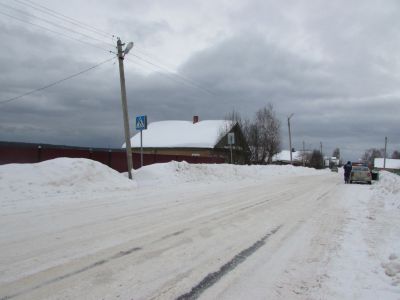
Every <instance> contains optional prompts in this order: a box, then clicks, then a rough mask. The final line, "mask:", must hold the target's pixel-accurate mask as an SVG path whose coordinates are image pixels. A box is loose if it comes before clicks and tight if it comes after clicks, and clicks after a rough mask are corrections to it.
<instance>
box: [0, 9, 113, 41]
mask: <svg viewBox="0 0 400 300" xmlns="http://www.w3.org/2000/svg"><path fill="white" fill-rule="evenodd" d="M0 5H2V6H3V7H6V8H8V9H12V10H14V11H16V12H19V13H20V14H23V15H25V16H29V17H33V18H35V19H37V20H40V21H42V22H45V23H47V24H50V25H52V26H55V27H58V28H61V29H64V30H66V31H70V32H72V33H75V34H79V35H81V36H83V37H86V38H89V39H92V40H95V41H97V42H100V43H104V44H107V45H111V46H114V45H113V44H110V43H109V42H105V41H104V40H101V39H98V38H96V37H93V36H90V35H87V34H85V33H82V32H79V31H76V30H74V29H71V28H68V27H65V26H63V25H60V24H57V23H54V22H51V21H49V20H46V19H44V18H41V17H38V16H36V15H34V14H31V13H28V12H25V11H23V10H20V9H18V8H15V7H13V6H9V5H6V4H3V3H0Z"/></svg>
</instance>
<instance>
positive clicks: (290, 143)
mask: <svg viewBox="0 0 400 300" xmlns="http://www.w3.org/2000/svg"><path fill="white" fill-rule="evenodd" d="M293 115H294V114H291V115H290V116H289V117H288V118H287V124H288V129H289V148H290V149H289V151H290V164H291V165H293V157H292V134H291V132H290V118H291V117H293Z"/></svg>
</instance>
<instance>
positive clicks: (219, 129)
mask: <svg viewBox="0 0 400 300" xmlns="http://www.w3.org/2000/svg"><path fill="white" fill-rule="evenodd" d="M232 127H233V122H232V121H225V120H206V121H200V122H197V123H193V122H190V121H160V122H153V123H150V124H149V125H148V127H147V129H146V130H143V132H142V134H143V147H148V148H214V146H215V145H216V144H217V143H218V141H219V139H220V138H221V136H222V134H224V133H227V132H228V131H229V130H230V129H231V128H232ZM131 146H132V147H135V148H136V147H140V133H137V134H135V135H134V136H133V137H132V138H131ZM122 148H125V143H124V144H123V145H122Z"/></svg>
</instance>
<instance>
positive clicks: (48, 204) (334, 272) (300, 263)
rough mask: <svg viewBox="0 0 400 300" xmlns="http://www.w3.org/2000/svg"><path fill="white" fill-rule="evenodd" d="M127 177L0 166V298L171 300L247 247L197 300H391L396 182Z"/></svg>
mask: <svg viewBox="0 0 400 300" xmlns="http://www.w3.org/2000/svg"><path fill="white" fill-rule="evenodd" d="M133 175H134V180H132V181H130V180H128V179H127V178H126V176H125V175H124V174H120V173H118V172H115V171H114V170H111V169H109V168H108V167H107V166H104V165H102V164H100V163H97V162H94V161H91V160H86V159H68V158H60V159H54V160H51V161H46V162H42V163H38V164H10V165H3V166H0V190H1V198H0V228H1V229H0V249H1V252H0V299H3V298H4V299H81V298H85V299H116V298H119V299H131V298H134V299H176V298H177V297H179V296H180V295H183V294H185V293H188V292H190V290H191V289H192V288H193V287H195V286H196V285H198V284H199V283H200V282H201V281H202V280H203V279H204V278H206V277H207V275H208V274H211V273H214V274H217V273H218V271H219V270H221V268H222V269H223V266H226V265H227V264H228V263H229V262H230V261H231V260H232V259H233V258H234V257H237V255H238V254H239V253H242V252H243V250H245V249H249V248H251V246H252V245H253V246H254V245H257V249H256V250H255V251H254V252H253V253H251V254H249V256H248V257H245V258H243V260H242V261H241V262H240V263H238V264H237V265H235V267H233V268H232V269H229V270H228V271H227V272H226V273H224V274H223V276H221V278H220V279H219V280H217V281H216V282H214V283H213V284H210V286H207V285H206V286H207V288H206V289H204V291H203V290H202V293H201V294H199V296H200V299H243V298H250V299H399V296H400V259H399V257H400V239H399V236H400V218H399V217H398V216H399V213H400V176H397V175H394V174H391V173H389V172H385V171H383V172H381V174H380V181H379V182H374V183H373V185H372V186H369V185H358V184H356V185H353V184H351V185H345V184H343V178H342V174H341V172H340V173H339V174H337V173H332V172H329V171H325V170H323V171H317V170H314V169H308V168H302V167H293V166H234V165H208V164H202V165H191V164H188V163H185V162H170V163H166V164H156V165H151V166H146V167H143V168H141V169H139V170H135V171H134V172H133ZM274 229H275V230H277V231H276V233H272V232H273V231H274ZM266 234H270V236H268V237H267V238H266V239H265V241H263V242H260V239H262V237H265V236H266ZM243 255H244V254H243ZM237 259H242V258H238V257H237Z"/></svg>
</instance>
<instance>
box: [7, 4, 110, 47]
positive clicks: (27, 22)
mask: <svg viewBox="0 0 400 300" xmlns="http://www.w3.org/2000/svg"><path fill="white" fill-rule="evenodd" d="M0 14H2V15H4V16H7V17H9V18H12V19H15V20H18V21H20V22H23V23H26V24H30V25H33V26H37V27H39V28H42V29H44V30H47V31H49V32H52V33H54V34H57V35H60V36H63V37H65V38H68V39H71V40H74V41H77V42H80V43H83V44H87V45H90V46H92V47H94V48H97V49H101V50H103V51H106V52H111V51H110V50H109V49H105V48H102V47H99V46H96V45H94V44H92V43H89V42H86V41H84V40H80V39H78V38H75V37H72V36H69V35H67V34H65V33H62V32H59V31H56V30H53V29H50V28H48V27H45V26H42V25H39V24H36V23H32V22H29V21H26V20H24V19H21V18H18V17H16V16H13V15H9V14H7V13H4V12H2V11H0Z"/></svg>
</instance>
